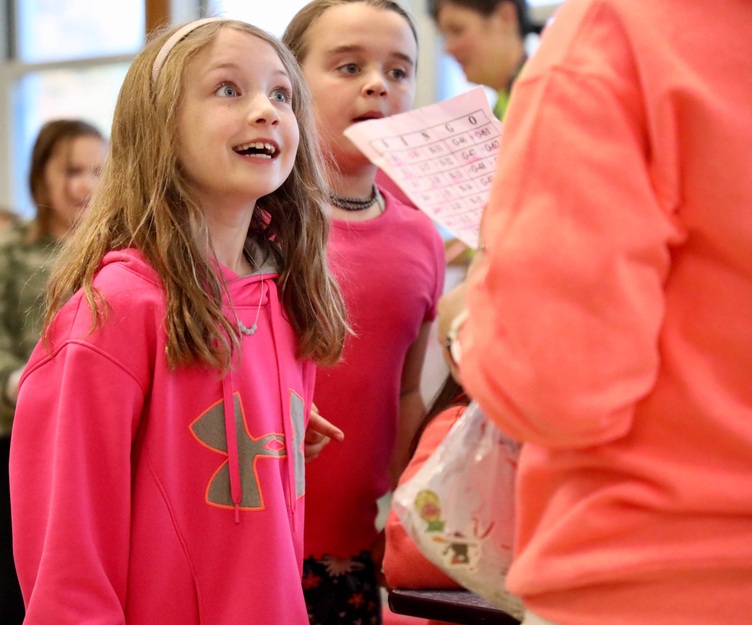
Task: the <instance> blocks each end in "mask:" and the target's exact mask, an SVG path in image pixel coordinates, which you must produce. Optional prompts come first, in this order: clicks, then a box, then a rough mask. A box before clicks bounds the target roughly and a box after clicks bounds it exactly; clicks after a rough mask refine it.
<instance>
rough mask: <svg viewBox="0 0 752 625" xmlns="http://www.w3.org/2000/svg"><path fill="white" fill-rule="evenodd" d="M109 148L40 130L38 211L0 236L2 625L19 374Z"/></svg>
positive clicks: (11, 572)
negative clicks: (66, 243)
mask: <svg viewBox="0 0 752 625" xmlns="http://www.w3.org/2000/svg"><path fill="white" fill-rule="evenodd" d="M106 149H107V144H106V141H105V139H104V136H103V135H102V133H101V132H100V131H99V130H98V129H97V128H95V127H94V126H92V125H91V124H89V123H87V122H85V121H83V120H77V119H58V120H53V121H49V122H47V123H46V124H44V125H43V126H42V128H41V130H40V131H39V134H38V135H37V138H36V141H35V143H34V147H33V149H32V154H31V164H30V171H29V186H30V190H31V197H32V199H33V201H34V205H35V206H36V215H35V217H34V218H33V219H31V220H30V221H23V220H17V221H16V222H15V223H13V224H12V225H11V226H10V228H9V229H7V230H6V231H4V232H2V233H1V234H0V390H2V396H1V397H0V467H2V468H0V623H3V625H17V624H20V623H21V622H22V621H23V618H24V607H23V599H22V597H21V590H20V588H19V586H18V580H17V577H16V571H15V566H14V564H13V546H12V545H13V543H12V533H11V521H10V494H9V485H8V456H9V451H10V434H11V427H12V424H13V415H14V412H15V406H16V398H17V396H18V382H19V380H20V378H21V373H22V372H23V368H24V366H25V364H26V361H27V360H28V358H29V356H30V355H31V352H32V350H33V349H34V347H35V345H36V344H37V341H38V340H39V336H40V331H41V324H42V319H43V317H44V290H45V283H46V280H47V276H48V274H49V269H50V267H51V265H52V263H53V262H54V260H55V258H56V256H57V252H58V250H59V247H60V242H61V241H62V240H63V239H64V238H65V237H66V235H67V234H68V232H69V231H70V229H71V227H72V226H73V225H74V224H75V223H76V221H77V219H78V217H79V215H80V214H81V213H82V211H83V210H84V209H85V208H86V206H87V204H88V201H89V198H90V196H91V194H92V192H93V190H94V187H95V186H96V184H97V181H98V179H99V173H100V170H101V168H102V165H103V162H104V159H105V155H106Z"/></svg>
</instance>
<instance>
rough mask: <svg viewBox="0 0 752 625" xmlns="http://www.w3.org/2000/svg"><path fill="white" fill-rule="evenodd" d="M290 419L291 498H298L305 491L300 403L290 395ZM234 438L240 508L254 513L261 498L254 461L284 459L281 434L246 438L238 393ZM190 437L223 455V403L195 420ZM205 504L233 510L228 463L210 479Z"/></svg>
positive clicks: (283, 440) (262, 504) (224, 439)
mask: <svg viewBox="0 0 752 625" xmlns="http://www.w3.org/2000/svg"><path fill="white" fill-rule="evenodd" d="M290 399H291V401H290V412H291V414H290V418H291V419H292V425H293V449H294V450H295V457H294V463H295V491H296V492H295V495H296V497H300V496H301V495H303V494H304V492H305V474H304V470H305V467H304V464H305V458H304V455H303V448H302V445H301V442H302V440H303V423H304V418H303V400H302V399H301V398H300V397H299V396H298V395H297V394H296V393H291V398H290ZM233 404H234V416H235V435H236V437H237V441H238V463H239V465H240V483H241V487H242V490H243V496H242V499H241V500H240V506H239V507H240V508H241V509H245V510H258V509H262V508H263V507H264V497H263V492H262V488H261V485H260V484H259V477H258V473H257V471H256V460H257V459H264V458H277V459H279V458H286V457H287V452H286V451H285V437H284V436H283V435H282V434H277V433H272V434H265V435H263V436H261V437H259V438H254V437H253V436H251V435H250V433H249V432H248V430H247V428H246V420H245V415H244V413H243V406H242V404H241V402H240V396H239V394H238V393H235V394H234V395H233ZM190 428H191V431H192V432H193V434H194V436H195V437H196V438H197V439H198V440H199V441H200V442H201V443H202V444H204V445H205V446H207V447H209V448H210V449H212V450H213V451H216V452H219V453H222V454H224V455H225V456H227V437H226V434H225V415H224V402H223V401H219V402H217V403H216V404H214V405H213V406H212V407H211V408H209V410H207V411H206V412H204V413H203V414H202V415H201V416H200V417H198V418H197V419H196V420H195V421H194V422H193V423H192V424H191V426H190ZM206 499H207V501H208V502H209V503H212V504H214V505H217V506H221V507H227V508H234V507H235V506H234V504H233V501H232V495H231V492H230V467H229V460H227V459H225V461H224V462H223V463H222V466H220V467H219V469H218V470H217V472H216V473H215V474H214V475H213V476H212V478H211V481H210V482H209V487H208V488H207V492H206Z"/></svg>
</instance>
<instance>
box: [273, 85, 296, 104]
mask: <svg viewBox="0 0 752 625" xmlns="http://www.w3.org/2000/svg"><path fill="white" fill-rule="evenodd" d="M272 98H274V99H275V100H277V101H278V102H285V103H287V102H289V101H290V100H291V99H292V93H290V91H289V90H288V89H285V88H283V87H280V88H279V89H275V90H274V91H273V92H272Z"/></svg>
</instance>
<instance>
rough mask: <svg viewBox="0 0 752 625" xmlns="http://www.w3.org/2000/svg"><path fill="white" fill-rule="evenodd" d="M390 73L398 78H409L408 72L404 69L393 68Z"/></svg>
mask: <svg viewBox="0 0 752 625" xmlns="http://www.w3.org/2000/svg"><path fill="white" fill-rule="evenodd" d="M390 73H391V75H392V77H393V78H395V79H397V80H405V78H407V72H406V71H405V70H404V69H400V68H397V69H393V70H392V71H391V72H390Z"/></svg>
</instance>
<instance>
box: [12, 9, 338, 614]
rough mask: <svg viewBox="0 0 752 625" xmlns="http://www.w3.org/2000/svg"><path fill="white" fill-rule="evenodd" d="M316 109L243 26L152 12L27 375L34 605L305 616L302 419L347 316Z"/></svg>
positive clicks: (22, 540) (19, 443)
mask: <svg viewBox="0 0 752 625" xmlns="http://www.w3.org/2000/svg"><path fill="white" fill-rule="evenodd" d="M309 110H310V106H309V102H308V95H307V90H306V87H305V83H304V82H303V79H302V76H301V75H300V72H299V70H298V68H297V64H296V62H295V60H294V59H293V57H292V56H291V55H290V53H289V51H288V50H287V49H286V48H285V47H284V46H283V45H282V44H281V43H280V42H279V41H278V40H276V39H274V38H273V37H271V36H270V35H268V34H267V33H265V32H264V31H262V30H260V29H258V28H255V27H253V26H251V25H250V24H246V23H245V22H238V21H232V20H225V19H221V18H207V19H203V20H199V21H196V22H192V23H190V24H187V25H185V26H182V27H179V28H174V29H171V30H168V31H166V32H161V33H159V34H157V35H156V36H155V37H153V38H152V39H151V41H150V42H149V43H148V44H147V45H146V47H145V48H144V49H143V51H142V52H141V53H140V54H139V55H138V56H137V57H136V59H135V60H134V62H133V63H132V65H131V67H130V69H129V71H128V74H127V76H126V78H125V81H124V83H123V87H122V89H121V91H120V96H119V98H118V102H117V105H116V109H115V114H114V121H113V127H112V135H111V150H110V155H109V157H108V159H107V164H106V169H105V171H104V173H103V176H102V179H101V186H100V187H99V188H98V190H97V191H96V192H95V194H94V196H93V198H92V200H91V204H90V207H89V210H88V211H87V212H86V214H85V216H84V217H83V220H82V221H81V223H80V226H79V227H78V228H77V229H76V232H75V233H74V234H73V235H72V236H71V237H70V238H69V239H68V241H67V242H66V245H65V247H64V249H63V250H62V252H61V256H60V260H59V264H58V265H57V267H56V268H55V270H54V271H53V274H52V276H51V283H50V287H49V293H48V304H49V309H48V313H47V316H46V319H45V327H44V330H43V339H42V341H41V342H40V343H39V344H38V345H37V347H36V349H35V350H34V353H33V354H32V356H31V359H30V360H29V363H28V364H27V366H26V367H25V370H24V373H23V376H22V379H21V384H20V391H19V396H18V403H17V407H16V413H15V423H14V428H13V437H12V441H11V459H10V478H11V497H12V513H13V535H14V550H15V551H14V553H15V557H16V564H17V567H18V575H19V580H20V584H21V588H22V592H23V596H24V600H25V602H26V607H27V614H26V620H25V621H24V622H25V623H26V624H27V625H42V624H47V623H55V624H56V625H65V624H70V625H73V624H76V625H79V624H81V623H95V622H96V623H113V624H114V623H128V624H136V623H137V624H139V625H157V624H159V625H190V624H196V625H197V624H198V623H215V624H217V625H230V624H233V625H234V624H236V623H244V624H246V625H262V624H263V625H268V624H269V623H284V624H285V625H303V624H305V623H307V622H308V617H307V614H306V608H305V602H304V599H303V592H302V590H301V588H300V576H301V571H302V557H303V518H304V500H305V497H304V495H305V480H304V462H305V461H304V430H305V427H306V423H307V421H308V415H309V413H310V410H311V403H312V396H313V385H314V373H315V371H314V363H316V362H319V363H331V362H334V361H336V359H337V358H338V356H339V354H340V352H341V349H342V345H343V343H344V338H345V334H346V331H347V325H346V322H345V314H344V307H343V303H342V299H341V297H340V295H339V291H338V288H337V286H336V283H335V282H334V281H333V280H332V279H331V277H330V274H329V272H328V271H327V266H326V254H325V242H326V239H327V234H328V221H327V217H326V199H327V198H326V196H325V188H326V185H325V184H324V182H323V178H322V174H321V173H320V171H319V169H318V163H319V162H320V156H319V153H318V150H317V144H316V142H315V141H314V139H313V136H312V135H311V134H310V132H309V130H307V129H309V128H311V126H312V124H311V120H310V119H309V118H308V114H309V113H308V111H309ZM311 418H313V417H311ZM317 427H321V424H319V425H317ZM322 429H323V430H324V431H325V432H327V431H328V432H333V430H332V429H331V428H327V427H325V426H324V427H323V428H322Z"/></svg>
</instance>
